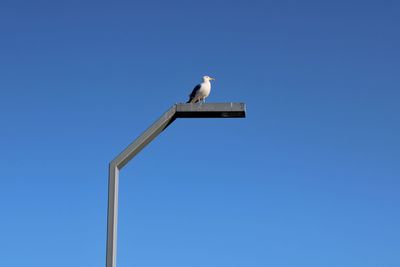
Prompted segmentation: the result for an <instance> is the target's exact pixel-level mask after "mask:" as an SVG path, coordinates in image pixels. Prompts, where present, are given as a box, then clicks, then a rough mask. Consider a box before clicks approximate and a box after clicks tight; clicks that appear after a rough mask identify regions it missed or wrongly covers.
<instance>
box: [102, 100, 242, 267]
mask: <svg viewBox="0 0 400 267" xmlns="http://www.w3.org/2000/svg"><path fill="white" fill-rule="evenodd" d="M245 116H246V106H245V104H244V103H201V104H175V105H173V106H172V107H171V108H170V109H169V110H167V112H165V113H164V114H163V115H162V116H161V117H160V118H159V119H158V120H157V121H156V122H154V123H153V124H152V125H151V126H150V127H149V128H148V129H147V130H146V131H145V132H144V133H142V134H141V135H140V136H139V137H138V138H137V139H136V140H135V141H133V142H132V143H131V144H130V145H129V146H128V147H127V148H125V149H124V150H123V151H122V152H121V153H120V154H119V155H118V156H117V157H116V158H115V159H114V160H112V161H111V162H110V164H109V176H108V212H107V252H106V253H107V255H106V267H116V258H117V218H118V184H119V171H120V170H121V169H122V168H123V167H124V166H125V165H126V164H127V163H128V162H129V161H130V160H131V159H132V158H133V157H134V156H136V155H137V154H138V153H139V152H140V151H141V150H142V149H143V148H144V147H145V146H146V145H147V144H149V143H150V142H151V141H152V140H153V139H154V138H156V137H157V136H158V135H159V134H160V133H161V132H162V131H163V130H165V129H166V128H167V127H168V126H169V125H170V124H171V123H172V122H174V121H175V119H177V118H244V117H245Z"/></svg>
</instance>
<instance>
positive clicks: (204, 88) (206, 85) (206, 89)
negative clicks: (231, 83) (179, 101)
mask: <svg viewBox="0 0 400 267" xmlns="http://www.w3.org/2000/svg"><path fill="white" fill-rule="evenodd" d="M210 92H211V83H210V82H209V81H207V82H203V83H201V87H200V90H199V96H201V97H208V96H209V95H210Z"/></svg>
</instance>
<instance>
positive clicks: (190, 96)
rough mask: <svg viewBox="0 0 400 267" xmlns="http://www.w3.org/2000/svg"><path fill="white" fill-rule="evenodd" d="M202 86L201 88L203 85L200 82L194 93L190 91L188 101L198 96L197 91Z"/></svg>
mask: <svg viewBox="0 0 400 267" xmlns="http://www.w3.org/2000/svg"><path fill="white" fill-rule="evenodd" d="M200 88H201V85H200V84H198V85H196V86H195V87H194V88H193V91H192V93H190V95H189V101H188V103H189V102H190V101H192V99H193V98H194V97H195V96H196V92H197V91H198V90H199V89H200Z"/></svg>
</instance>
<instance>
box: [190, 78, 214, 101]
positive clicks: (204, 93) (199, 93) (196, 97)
mask: <svg viewBox="0 0 400 267" xmlns="http://www.w3.org/2000/svg"><path fill="white" fill-rule="evenodd" d="M211 80H215V79H214V78H211V77H209V76H203V82H202V83H200V84H198V85H196V86H195V87H194V88H193V91H192V93H191V94H190V95H189V100H188V102H186V103H197V102H205V99H206V97H208V96H209V95H210V92H211V83H210V81H211Z"/></svg>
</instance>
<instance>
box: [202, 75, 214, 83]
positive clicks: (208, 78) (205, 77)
mask: <svg viewBox="0 0 400 267" xmlns="http://www.w3.org/2000/svg"><path fill="white" fill-rule="evenodd" d="M212 80H215V79H214V78H211V77H210V76H203V81H205V82H206V81H212Z"/></svg>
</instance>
